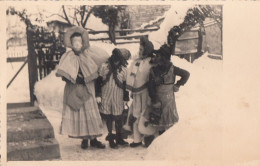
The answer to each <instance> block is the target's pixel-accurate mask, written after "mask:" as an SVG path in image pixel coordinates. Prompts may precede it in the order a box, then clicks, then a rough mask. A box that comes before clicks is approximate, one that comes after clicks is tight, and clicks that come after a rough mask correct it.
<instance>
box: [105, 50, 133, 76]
mask: <svg viewBox="0 0 260 166" xmlns="http://www.w3.org/2000/svg"><path fill="white" fill-rule="evenodd" d="M129 56H131V54H130V51H128V50H127V49H118V48H115V49H114V50H113V51H112V55H111V57H110V58H109V59H108V62H109V63H110V65H111V67H112V71H114V70H116V69H117V68H118V67H119V70H121V67H122V66H124V67H126V66H127V64H128V63H127V59H128V58H129ZM116 61H119V65H118V66H115V65H114V62H116Z"/></svg>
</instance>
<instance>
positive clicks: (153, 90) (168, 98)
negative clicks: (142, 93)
mask: <svg viewBox="0 0 260 166" xmlns="http://www.w3.org/2000/svg"><path fill="white" fill-rule="evenodd" d="M156 71H157V73H156ZM176 75H179V76H181V79H180V80H179V81H177V83H176V84H177V86H181V85H184V84H185V83H186V82H187V80H188V78H189V73H188V72H187V71H185V70H183V69H180V68H178V67H174V66H173V65H171V66H170V67H169V69H168V70H167V71H166V72H165V73H163V72H161V71H160V68H159V67H154V68H152V69H151V72H150V76H149V86H148V89H149V95H150V97H151V98H152V101H157V102H161V108H160V109H161V111H162V114H161V118H160V120H159V124H158V125H153V126H156V127H158V128H163V129H168V128H169V127H171V126H173V125H174V124H175V123H176V122H178V120H179V115H178V112H177V108H176V101H175V95H174V86H175V77H176Z"/></svg>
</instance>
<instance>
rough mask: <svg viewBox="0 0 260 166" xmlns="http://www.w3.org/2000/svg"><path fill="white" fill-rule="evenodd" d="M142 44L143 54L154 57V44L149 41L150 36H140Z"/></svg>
mask: <svg viewBox="0 0 260 166" xmlns="http://www.w3.org/2000/svg"><path fill="white" fill-rule="evenodd" d="M140 45H142V46H143V47H144V52H143V55H144V56H145V57H152V55H153V50H154V46H153V43H152V42H150V41H149V39H148V37H146V36H142V37H141V38H140Z"/></svg>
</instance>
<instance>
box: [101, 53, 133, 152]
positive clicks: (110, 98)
mask: <svg viewBox="0 0 260 166" xmlns="http://www.w3.org/2000/svg"><path fill="white" fill-rule="evenodd" d="M130 56H131V54H130V52H129V51H128V50H127V49H117V48H115V49H114V50H113V52H112V55H111V57H110V58H109V59H108V61H107V62H106V63H104V64H102V65H101V68H100V69H99V78H98V79H97V88H96V90H97V96H100V97H99V98H98V99H97V100H98V102H100V104H101V109H100V112H101V115H102V116H103V117H104V119H105V120H106V125H107V130H108V135H107V137H106V140H107V141H109V146H110V147H111V148H118V145H128V143H127V142H126V141H124V140H123V136H122V126H123V122H122V121H123V119H122V118H123V117H122V112H123V109H124V104H125V102H127V101H129V95H128V92H127V91H126V74H127V69H126V66H127V59H128V58H129V57H130ZM113 121H115V129H116V134H113V133H112V125H113Z"/></svg>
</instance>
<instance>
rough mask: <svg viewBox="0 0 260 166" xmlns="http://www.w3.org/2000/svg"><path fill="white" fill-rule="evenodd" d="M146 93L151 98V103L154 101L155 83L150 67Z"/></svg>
mask: <svg viewBox="0 0 260 166" xmlns="http://www.w3.org/2000/svg"><path fill="white" fill-rule="evenodd" d="M148 94H149V96H150V98H151V100H152V103H156V83H155V78H154V74H153V71H152V69H151V70H150V74H149V81H148Z"/></svg>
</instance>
